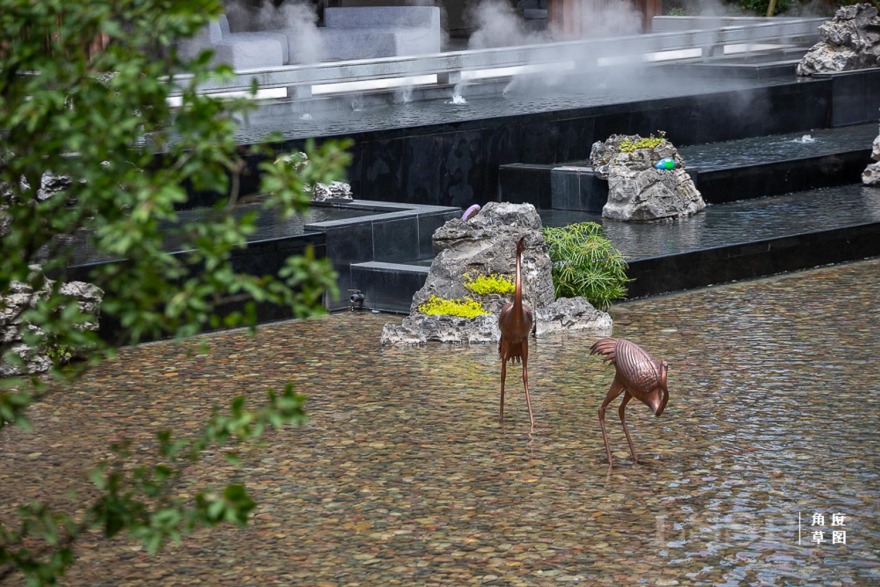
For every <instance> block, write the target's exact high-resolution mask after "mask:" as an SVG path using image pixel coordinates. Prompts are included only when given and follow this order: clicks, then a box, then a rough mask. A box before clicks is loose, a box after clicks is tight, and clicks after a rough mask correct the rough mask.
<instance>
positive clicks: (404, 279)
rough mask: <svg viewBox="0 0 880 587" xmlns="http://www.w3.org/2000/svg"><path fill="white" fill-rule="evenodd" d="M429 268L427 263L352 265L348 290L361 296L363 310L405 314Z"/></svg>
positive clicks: (426, 276) (423, 281) (369, 263)
mask: <svg viewBox="0 0 880 587" xmlns="http://www.w3.org/2000/svg"><path fill="white" fill-rule="evenodd" d="M416 263H420V264H416ZM429 269H430V260H427V261H421V262H419V261H415V262H413V263H387V262H381V261H370V262H366V263H352V265H351V284H352V289H353V290H355V291H356V292H357V293H360V294H362V295H363V307H364V308H366V309H370V310H379V311H382V312H392V313H396V314H409V308H410V305H411V304H412V299H413V294H415V293H416V292H417V291H418V290H420V289H421V288H422V286H423V285H425V280H426V279H427V278H428V270H429ZM353 293H354V292H353Z"/></svg>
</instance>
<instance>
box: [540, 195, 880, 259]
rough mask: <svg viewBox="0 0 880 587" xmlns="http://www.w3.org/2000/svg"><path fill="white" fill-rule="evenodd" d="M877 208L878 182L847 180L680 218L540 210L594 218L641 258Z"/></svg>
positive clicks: (796, 229)
mask: <svg viewBox="0 0 880 587" xmlns="http://www.w3.org/2000/svg"><path fill="white" fill-rule="evenodd" d="M878 211H880V188H877V187H868V186H863V185H861V184H852V185H846V186H840V187H834V188H826V189H820V190H813V191H809V192H798V193H792V194H786V195H782V196H774V197H771V198H757V199H751V200H738V201H735V202H728V203H724V204H715V205H710V206H707V207H706V208H705V209H704V210H703V211H701V212H698V213H697V214H694V215H693V216H689V217H687V218H682V219H680V220H665V221H658V222H648V223H645V222H639V223H636V222H622V221H616V220H608V219H603V218H602V217H601V215H599V214H588V213H583V212H575V211H564V210H550V211H542V212H541V218H542V220H543V221H544V224H545V225H547V226H564V225H566V224H571V223H574V222H587V221H592V222H599V223H602V224H603V225H604V227H605V233H606V234H607V235H608V238H610V239H611V241H612V242H613V243H614V245H615V246H616V247H617V248H618V249H620V251H621V252H622V253H623V254H624V256H625V257H627V258H628V259H630V260H632V259H642V258H650V257H657V256H661V255H668V254H672V253H678V252H686V251H694V250H698V249H707V248H712V247H719V246H724V245H731V244H738V243H744V242H754V241H758V240H762V239H773V238H779V237H782V236H790V235H799V234H807V233H810V232H820V231H823V230H831V229H835V228H842V227H847V226H852V225H858V224H862V223H864V222H866V220H867V219H870V218H877V214H878Z"/></svg>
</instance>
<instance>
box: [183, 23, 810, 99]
mask: <svg viewBox="0 0 880 587" xmlns="http://www.w3.org/2000/svg"><path fill="white" fill-rule="evenodd" d="M824 21H825V19H822V18H803V19H772V20H771V21H769V22H762V23H759V24H746V25H740V26H726V27H720V28H714V29H694V30H689V31H680V32H669V33H653V34H644V35H630V36H624V37H614V38H604V39H587V40H580V41H566V42H560V43H547V44H541V45H523V46H516V47H504V48H496V49H478V50H467V51H452V52H448V53H436V54H431V55H415V56H405V57H386V58H381V59H364V60H356V61H336V62H326V63H318V64H313V65H289V66H282V67H269V68H262V69H251V70H241V71H236V72H235V73H234V75H233V77H232V78H230V79H227V80H222V81H219V80H212V81H208V82H205V83H204V84H202V85H200V86H199V91H200V92H205V93H219V92H246V91H249V90H250V88H251V84H252V83H253V82H254V81H256V83H257V85H258V87H259V88H260V89H272V88H296V87H301V86H313V85H318V84H334V83H346V82H358V81H367V80H376V79H387V78H407V77H415V76H422V75H432V74H435V75H438V76H440V78H441V79H444V80H451V81H457V80H458V79H460V78H461V74H462V73H464V72H468V71H478V70H485V69H500V68H506V67H516V66H524V65H539V64H552V63H558V62H559V61H560V60H572V61H578V62H584V63H593V64H595V63H596V62H597V61H598V60H599V59H601V58H609V57H633V56H638V55H644V56H647V55H650V54H653V53H658V52H664V51H678V50H684V49H694V48H701V49H703V51H704V54H705V52H706V51H707V50H708V51H712V50H713V49H717V48H718V47H723V46H724V45H735V44H750V43H769V42H775V43H782V44H788V43H791V42H792V40H794V39H797V40H800V41H802V42H805V43H813V42H815V40H816V39H818V28H819V25H820V24H822V23H823V22H824ZM191 77H192V76H190V75H188V74H184V75H179V76H175V78H174V81H175V82H176V83H178V84H185V83H188V82H189V80H190V79H191ZM303 89H306V88H303ZM174 93H175V92H172V95H173V94H174ZM309 93H310V91H309V89H306V92H305V94H306V95H308V94H309Z"/></svg>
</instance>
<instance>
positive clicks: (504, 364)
mask: <svg viewBox="0 0 880 587" xmlns="http://www.w3.org/2000/svg"><path fill="white" fill-rule="evenodd" d="M506 377H507V359H506V358H504V357H501V413H500V417H499V418H498V421H499V422H500V423H502V424H503V423H504V379H505V378H506Z"/></svg>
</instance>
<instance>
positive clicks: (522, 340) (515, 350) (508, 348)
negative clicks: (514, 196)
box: [498, 237, 535, 434]
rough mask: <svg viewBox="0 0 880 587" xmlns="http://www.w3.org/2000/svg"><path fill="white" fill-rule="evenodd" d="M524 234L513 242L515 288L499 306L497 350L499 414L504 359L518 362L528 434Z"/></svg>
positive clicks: (529, 330) (529, 320)
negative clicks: (499, 370) (523, 269)
mask: <svg viewBox="0 0 880 587" xmlns="http://www.w3.org/2000/svg"><path fill="white" fill-rule="evenodd" d="M525 240H526V237H522V238H521V239H519V242H517V243H516V279H515V283H516V290H515V292H514V294H513V301H512V302H508V303H507V304H505V305H504V307H503V308H501V313H500V314H499V315H498V329H499V330H501V338H500V340H499V341H498V354H499V356H500V357H501V417H500V421H501V422H502V423H503V422H504V380H505V378H506V376H507V361H509V360H514V361H517V360H519V361H521V362H522V380H523V387H525V390H526V405H527V406H528V407H529V423H530V425H531V427H530V428H529V434H531V433H533V432H534V431H535V418H534V416H533V415H532V399H531V397H529V368H528V363H529V335H530V334H531V333H532V325H533V324H534V323H535V320H534V317H533V315H532V309H531V308H530V307H529V306H528V305H526V304H523V300H522V295H523V294H522V267H521V266H522V254H523V251H524V250H525V248H526V245H525Z"/></svg>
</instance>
